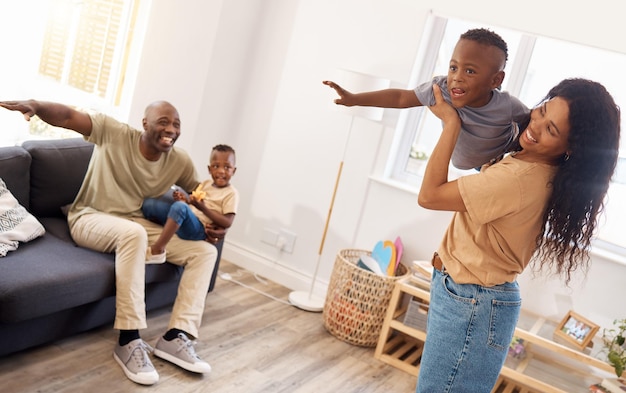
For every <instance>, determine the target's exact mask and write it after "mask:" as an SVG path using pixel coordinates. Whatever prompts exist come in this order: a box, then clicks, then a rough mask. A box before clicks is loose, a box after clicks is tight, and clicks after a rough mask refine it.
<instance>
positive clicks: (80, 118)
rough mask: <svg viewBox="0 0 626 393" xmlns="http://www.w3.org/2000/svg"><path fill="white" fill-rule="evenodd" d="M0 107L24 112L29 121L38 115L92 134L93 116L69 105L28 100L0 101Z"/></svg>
mask: <svg viewBox="0 0 626 393" xmlns="http://www.w3.org/2000/svg"><path fill="white" fill-rule="evenodd" d="M0 107H2V108H5V109H8V110H11V111H19V112H22V114H23V115H24V118H25V119H26V120H27V121H30V118H31V117H33V116H35V115H37V116H39V118H40V119H41V120H43V121H44V122H46V123H48V124H50V125H53V126H55V127H63V128H67V129H69V130H73V131H76V132H79V133H81V134H83V135H85V136H89V135H91V127H92V124H91V117H89V115H88V114H87V113H84V112H80V111H77V110H75V109H73V108H70V107H69V106H67V105H63V104H58V103H55V102H45V101H36V100H26V101H0Z"/></svg>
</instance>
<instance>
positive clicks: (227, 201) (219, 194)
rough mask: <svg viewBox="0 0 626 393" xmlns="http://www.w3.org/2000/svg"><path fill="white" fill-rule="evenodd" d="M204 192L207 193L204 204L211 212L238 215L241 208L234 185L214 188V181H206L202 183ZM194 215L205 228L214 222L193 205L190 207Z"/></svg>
mask: <svg viewBox="0 0 626 393" xmlns="http://www.w3.org/2000/svg"><path fill="white" fill-rule="evenodd" d="M200 184H201V186H202V191H204V192H206V195H205V196H204V199H203V201H204V204H205V205H206V206H207V207H208V208H209V209H211V210H215V211H218V212H220V213H221V214H230V213H233V214H237V207H238V206H239V193H238V192H237V189H235V187H234V186H233V185H232V184H229V185H227V186H226V187H214V186H213V179H211V180H205V181H203V182H202V183H200ZM189 207H191V210H192V211H193V213H194V214H195V215H196V217H198V219H199V220H200V222H202V223H203V224H204V226H207V225H211V224H212V223H213V221H211V219H210V218H209V217H207V216H205V215H204V213H202V211H201V210H200V209H198V208H197V207H195V206H193V205H189Z"/></svg>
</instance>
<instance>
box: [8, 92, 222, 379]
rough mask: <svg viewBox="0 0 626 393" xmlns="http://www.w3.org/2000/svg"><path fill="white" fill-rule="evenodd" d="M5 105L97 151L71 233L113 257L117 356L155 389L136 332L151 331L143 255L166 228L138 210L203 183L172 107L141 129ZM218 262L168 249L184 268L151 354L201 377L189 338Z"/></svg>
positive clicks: (151, 115)
mask: <svg viewBox="0 0 626 393" xmlns="http://www.w3.org/2000/svg"><path fill="white" fill-rule="evenodd" d="M0 106H1V107H4V108H6V109H9V110H14V111H19V112H21V113H22V114H23V115H24V117H25V118H26V120H30V118H31V117H32V116H35V115H37V116H39V117H40V118H41V119H42V120H43V121H45V122H46V123H48V124H51V125H53V126H58V127H63V128H67V129H70V130H74V131H77V132H79V133H80V134H82V135H83V136H84V138H85V140H87V141H89V142H92V143H94V144H95V145H96V146H95V149H94V153H93V155H92V158H91V162H90V163H89V168H88V170H87V174H86V175H85V179H84V181H83V184H82V186H81V188H80V191H79V192H78V195H77V196H76V199H75V201H74V203H73V204H72V207H71V209H70V211H69V214H68V223H69V226H70V232H71V235H72V238H73V239H74V241H75V242H76V243H77V244H78V245H79V246H83V247H87V248H90V249H93V250H97V251H101V252H115V275H116V316H115V324H114V328H115V329H119V330H120V336H119V342H118V344H117V345H116V347H115V350H114V352H113V357H114V359H115V360H116V361H117V362H118V363H119V364H120V366H121V367H122V370H123V371H124V373H125V374H126V376H127V377H128V378H129V379H131V380H132V381H134V382H136V383H139V384H144V385H151V384H154V383H156V382H157V381H158V379H159V375H158V373H157V371H156V370H155V368H154V366H153V365H152V362H151V361H150V358H149V356H148V353H147V352H148V351H149V350H151V349H152V348H150V347H149V346H148V345H147V344H146V343H144V341H143V340H142V339H141V338H140V336H139V329H145V328H146V327H147V323H146V311H145V299H144V285H145V261H146V251H147V249H148V245H149V244H151V243H152V242H154V241H155V240H156V239H157V238H158V236H159V234H160V233H161V231H162V227H160V226H158V225H157V224H154V223H152V222H150V221H148V220H146V219H145V218H144V217H143V215H142V212H141V205H142V202H143V200H144V199H145V198H154V197H158V196H160V195H162V194H164V193H165V192H166V191H167V190H168V189H169V188H170V187H171V186H172V185H173V184H177V185H179V186H181V187H183V189H185V190H187V191H191V190H193V189H195V188H196V186H197V185H198V184H199V181H198V179H197V175H196V172H195V169H194V166H193V163H192V161H191V159H190V158H189V156H188V154H187V153H186V152H184V151H183V150H181V149H178V148H174V147H173V146H174V143H175V142H176V140H177V139H178V137H179V136H180V118H179V115H178V111H177V110H176V108H175V107H174V106H173V105H171V104H170V103H168V102H164V101H159V102H154V103H152V104H150V105H149V106H148V107H147V108H146V111H145V115H144V119H143V131H140V130H136V129H134V128H132V127H131V126H129V125H127V124H124V123H120V122H118V121H117V120H115V119H113V118H111V117H109V116H106V115H104V114H95V115H90V114H87V113H83V112H80V111H77V110H75V109H72V108H70V107H68V106H65V105H62V104H57V103H52V102H42V101H35V100H28V101H5V102H0ZM222 236H223V233H209V235H208V236H207V238H209V239H211V240H215V239H216V238H220V237H222ZM216 257H217V250H216V249H215V247H214V246H213V245H211V244H210V243H208V242H203V241H189V240H182V239H180V238H178V237H177V236H174V238H172V240H171V241H170V243H169V245H168V249H167V260H168V261H169V262H171V263H174V264H176V265H180V266H183V267H184V269H183V274H182V277H181V279H180V284H179V285H180V288H179V291H178V295H177V297H176V301H175V303H174V307H173V311H172V316H171V319H170V322H169V326H168V329H169V330H168V331H167V332H166V333H165V335H164V336H163V337H161V338H160V339H159V340H158V342H157V343H156V346H155V350H154V354H155V355H156V356H158V357H160V358H163V359H165V360H168V361H170V362H172V363H174V364H176V365H178V366H180V367H182V368H184V369H186V370H189V371H192V372H196V373H208V372H210V370H211V367H210V366H209V364H208V363H207V362H205V361H203V360H202V359H200V358H199V357H198V356H197V354H196V352H195V350H194V347H193V342H192V341H191V340H193V339H195V338H196V337H197V336H198V330H199V326H200V323H201V319H202V313H203V310H204V302H205V298H206V294H207V291H208V288H209V284H210V280H211V273H212V272H213V269H214V266H215V261H216Z"/></svg>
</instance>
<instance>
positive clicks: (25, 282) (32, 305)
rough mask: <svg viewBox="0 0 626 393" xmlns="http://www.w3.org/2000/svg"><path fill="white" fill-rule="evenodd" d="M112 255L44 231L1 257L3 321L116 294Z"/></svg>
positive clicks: (1, 318) (0, 295) (49, 312)
mask: <svg viewBox="0 0 626 393" xmlns="http://www.w3.org/2000/svg"><path fill="white" fill-rule="evenodd" d="M114 267H115V264H114V262H113V256H112V255H110V254H103V253H99V252H96V251H92V250H87V249H85V248H81V247H75V246H73V245H72V244H71V243H67V242H65V241H63V240H61V239H58V238H56V237H54V236H50V235H44V236H43V237H40V238H38V239H35V240H33V241H32V242H30V243H28V244H26V245H24V246H22V247H20V248H18V249H17V250H15V251H13V252H12V253H11V254H10V255H9V256H7V257H6V258H3V260H2V263H0V322H16V321H21V320H24V319H30V318H34V317H38V316H41V315H46V314H51V313H54V312H57V311H60V310H64V309H67V308H72V307H76V306H79V305H82V304H87V303H90V302H93V301H96V300H99V299H102V298H105V297H107V296H112V295H114V289H115V273H114Z"/></svg>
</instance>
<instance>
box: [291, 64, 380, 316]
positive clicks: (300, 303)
mask: <svg viewBox="0 0 626 393" xmlns="http://www.w3.org/2000/svg"><path fill="white" fill-rule="evenodd" d="M333 81H334V82H336V83H337V84H339V85H340V86H341V87H343V88H345V89H346V90H348V91H350V92H353V93H360V92H364V91H373V90H382V89H387V88H389V86H390V85H391V81H390V80H388V79H383V78H379V77H375V76H372V75H367V74H363V73H361V72H356V71H349V70H343V69H342V70H337V75H336V77H335V79H334V80H333ZM333 108H334V109H336V110H339V111H341V112H344V113H345V114H348V115H350V116H351V117H350V126H349V127H348V135H347V136H346V141H345V143H344V146H343V155H342V157H341V162H340V163H339V170H338V171H337V177H336V179H335V187H334V188H333V195H332V198H331V200H330V206H329V208H328V215H327V216H326V222H325V224H324V232H323V234H322V240H321V242H320V247H319V250H318V254H317V263H316V264H315V271H314V273H313V278H312V280H311V287H310V289H309V291H308V292H306V291H293V292H291V293H290V294H289V302H290V303H291V304H292V305H294V306H296V307H298V308H300V309H303V310H306V311H312V312H321V311H322V310H323V308H324V300H325V299H323V298H321V297H319V296H316V295H314V294H313V290H314V288H315V282H316V281H317V273H318V270H319V267H320V262H321V260H322V252H323V251H324V242H325V241H326V234H327V233H328V225H329V223H330V218H331V215H332V213H333V206H334V205H335V196H336V195H337V188H339V183H340V181H341V171H342V170H343V163H344V160H345V158H346V152H347V150H348V145H349V142H350V134H351V133H352V126H353V124H354V118H355V117H361V118H365V119H369V120H373V121H381V120H382V118H383V112H384V109H383V108H377V107H366V106H352V107H346V106H343V105H335V104H333Z"/></svg>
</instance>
